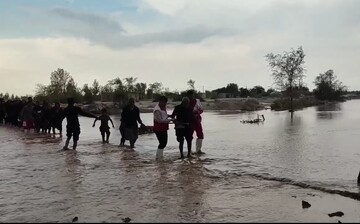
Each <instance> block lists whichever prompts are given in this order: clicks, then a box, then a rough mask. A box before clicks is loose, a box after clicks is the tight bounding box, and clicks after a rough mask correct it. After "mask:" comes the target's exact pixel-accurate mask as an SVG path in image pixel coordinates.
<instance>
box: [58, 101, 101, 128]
mask: <svg viewBox="0 0 360 224" xmlns="http://www.w3.org/2000/svg"><path fill="white" fill-rule="evenodd" d="M79 115H82V116H84V117H91V118H96V116H95V115H92V114H90V113H87V112H85V111H83V110H82V109H81V108H80V107H77V106H67V107H66V108H65V109H64V113H63V118H65V117H66V121H67V126H68V127H80V122H79Z"/></svg>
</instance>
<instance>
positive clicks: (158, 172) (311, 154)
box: [0, 100, 360, 222]
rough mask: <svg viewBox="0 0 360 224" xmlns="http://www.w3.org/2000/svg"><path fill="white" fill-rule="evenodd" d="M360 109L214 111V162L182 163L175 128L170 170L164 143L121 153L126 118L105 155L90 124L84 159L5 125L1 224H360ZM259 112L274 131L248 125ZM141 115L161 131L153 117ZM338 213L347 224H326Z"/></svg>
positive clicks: (208, 136) (86, 122)
mask: <svg viewBox="0 0 360 224" xmlns="http://www.w3.org/2000/svg"><path fill="white" fill-rule="evenodd" d="M359 111H360V100H352V101H348V102H345V103H341V104H335V105H328V106H321V107H312V108H307V109H304V110H301V111H297V112H295V114H294V115H293V119H291V114H290V113H288V112H274V111H269V110H266V111H258V112H247V113H238V112H232V113H226V112H221V111H220V112H219V111H218V112H205V113H204V115H203V126H204V133H205V140H204V142H203V150H204V151H205V152H206V154H205V155H203V156H201V157H195V158H194V159H191V160H187V159H186V160H178V159H177V158H178V157H179V152H178V150H177V142H176V138H175V133H174V130H173V128H172V127H171V128H170V130H169V143H168V146H167V148H166V150H165V151H164V156H165V160H164V161H163V162H156V161H155V153H156V147H157V144H158V143H157V140H156V137H155V135H154V134H148V135H142V136H140V137H139V139H138V141H137V143H136V149H135V150H130V149H125V148H119V147H118V144H119V141H120V135H119V131H118V129H117V128H118V127H119V118H118V117H113V120H114V123H115V126H116V129H111V131H112V135H111V137H110V144H105V145H103V144H102V143H101V136H100V133H99V129H98V127H99V123H97V126H96V127H95V128H92V123H93V120H92V119H89V118H83V117H82V118H81V119H80V122H81V132H82V133H81V135H80V141H79V145H78V150H77V151H76V152H74V151H61V148H62V146H63V145H64V140H65V137H63V138H61V137H60V136H58V135H56V136H50V135H46V134H45V135H44V134H34V133H24V132H22V131H21V130H20V129H17V128H13V127H7V126H1V127H0V177H1V178H0V222H70V221H71V220H72V218H74V217H75V216H76V217H78V218H79V222H122V219H123V218H126V217H130V218H131V221H132V222H282V221H284V222H311V221H315V222H334V221H336V222H337V220H341V221H350V222H358V221H360V201H359V200H358V199H359V197H360V196H359V192H360V188H359V187H358V185H357V183H356V179H357V175H358V173H359V169H360V165H359V158H360V150H359V141H360V116H359ZM257 114H263V115H264V116H265V118H266V120H265V122H263V123H259V124H246V123H241V122H240V121H242V120H248V119H254V118H256V115H257ZM141 116H142V119H143V121H144V123H145V124H147V125H152V114H151V113H149V114H148V113H146V114H141ZM65 125H66V121H64V123H63V127H65ZM70 146H71V145H70ZM184 150H185V151H186V148H185V149H184ZM330 193H331V194H330ZM301 200H306V201H309V202H310V203H311V204H312V207H310V208H309V209H306V210H304V209H302V208H301ZM336 211H343V212H344V213H345V215H344V216H343V217H342V218H337V219H334V218H330V217H329V216H328V215H327V214H328V213H332V212H336Z"/></svg>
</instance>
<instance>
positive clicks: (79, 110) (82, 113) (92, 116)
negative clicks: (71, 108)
mask: <svg viewBox="0 0 360 224" xmlns="http://www.w3.org/2000/svg"><path fill="white" fill-rule="evenodd" d="M78 112H79V114H80V115H81V116H84V117H90V118H96V119H97V118H98V117H97V116H95V115H93V114H91V113H88V112H86V111H83V110H82V109H81V108H80V107H78Z"/></svg>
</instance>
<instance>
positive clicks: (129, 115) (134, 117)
mask: <svg viewBox="0 0 360 224" xmlns="http://www.w3.org/2000/svg"><path fill="white" fill-rule="evenodd" d="M120 121H121V125H122V126H123V127H125V128H135V127H136V128H138V124H137V122H139V123H140V124H142V121H141V118H140V110H139V108H138V107H137V106H134V108H133V109H130V107H128V106H126V107H124V108H123V109H122V112H121V119H120Z"/></svg>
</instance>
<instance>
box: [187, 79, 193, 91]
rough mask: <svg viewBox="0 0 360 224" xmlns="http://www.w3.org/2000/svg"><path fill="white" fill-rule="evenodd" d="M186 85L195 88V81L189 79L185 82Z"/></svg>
mask: <svg viewBox="0 0 360 224" xmlns="http://www.w3.org/2000/svg"><path fill="white" fill-rule="evenodd" d="M187 84H188V86H189V88H190V89H195V81H194V80H192V79H190V80H189V81H188V82H187Z"/></svg>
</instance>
